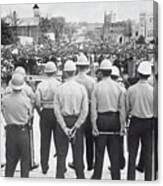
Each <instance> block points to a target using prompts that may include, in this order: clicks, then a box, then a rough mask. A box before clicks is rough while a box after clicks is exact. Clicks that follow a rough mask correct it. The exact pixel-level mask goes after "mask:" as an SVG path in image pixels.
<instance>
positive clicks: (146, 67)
mask: <svg viewBox="0 0 163 186" xmlns="http://www.w3.org/2000/svg"><path fill="white" fill-rule="evenodd" d="M137 71H138V73H140V74H143V75H151V72H152V69H151V64H150V63H149V61H143V62H141V63H140V64H139V66H138V69H137Z"/></svg>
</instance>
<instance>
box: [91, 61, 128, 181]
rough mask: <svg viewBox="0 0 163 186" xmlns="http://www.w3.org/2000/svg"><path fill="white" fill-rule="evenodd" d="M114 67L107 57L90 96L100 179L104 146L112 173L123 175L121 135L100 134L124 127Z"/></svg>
mask: <svg viewBox="0 0 163 186" xmlns="http://www.w3.org/2000/svg"><path fill="white" fill-rule="evenodd" d="M111 69H112V65H111V62H110V61H109V60H107V59H104V60H103V61H102V63H101V65H100V70H101V72H102V74H103V78H102V80H101V81H100V82H99V83H97V85H96V86H95V89H94V91H93V93H92V98H91V118H92V124H93V126H92V127H93V135H94V136H96V140H95V144H96V147H95V155H96V157H95V167H94V173H93V176H92V179H101V176H102V168H103V161H104V150H105V146H107V150H108V153H109V157H110V162H111V177H112V179H113V180H119V179H120V164H119V153H120V150H119V144H120V143H119V136H118V135H115V134H113V135H102V134H100V132H119V133H120V131H124V121H125V119H124V118H125V114H124V108H123V106H124V103H123V100H124V99H123V91H122V89H121V88H120V85H119V84H118V83H117V82H115V81H113V80H112V79H111V77H110V75H111ZM120 121H121V122H120Z"/></svg>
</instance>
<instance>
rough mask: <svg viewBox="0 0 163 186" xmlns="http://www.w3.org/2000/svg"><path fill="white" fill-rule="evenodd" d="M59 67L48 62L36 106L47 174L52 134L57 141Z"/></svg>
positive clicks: (43, 165) (39, 86)
mask: <svg viewBox="0 0 163 186" xmlns="http://www.w3.org/2000/svg"><path fill="white" fill-rule="evenodd" d="M56 72H57V68H56V66H55V64H54V63H53V62H52V61H49V62H47V64H46V66H45V73H46V75H47V79H45V80H44V81H43V82H41V83H40V84H39V85H38V87H37V90H36V107H37V110H38V113H39V114H40V133H41V167H42V172H43V174H46V173H47V171H48V169H49V165H48V161H49V151H50V143H51V134H52V133H53V138H54V142H55V130H56V118H55V115H54V112H53V101H54V95H55V93H56V91H57V89H58V86H59V85H60V82H59V81H58V80H57V79H56V77H55V75H56Z"/></svg>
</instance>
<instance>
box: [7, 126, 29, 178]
mask: <svg viewBox="0 0 163 186" xmlns="http://www.w3.org/2000/svg"><path fill="white" fill-rule="evenodd" d="M19 160H20V162H21V163H20V166H21V177H29V168H30V146H29V133H28V127H27V126H16V125H8V126H7V127H6V169H5V176H6V177H13V176H14V172H15V169H16V165H17V163H18V161H19Z"/></svg>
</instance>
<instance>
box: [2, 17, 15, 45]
mask: <svg viewBox="0 0 163 186" xmlns="http://www.w3.org/2000/svg"><path fill="white" fill-rule="evenodd" d="M12 43H14V34H13V32H12V30H11V29H10V27H9V24H8V23H6V22H5V21H4V19H1V44H2V45H9V44H12Z"/></svg>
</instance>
